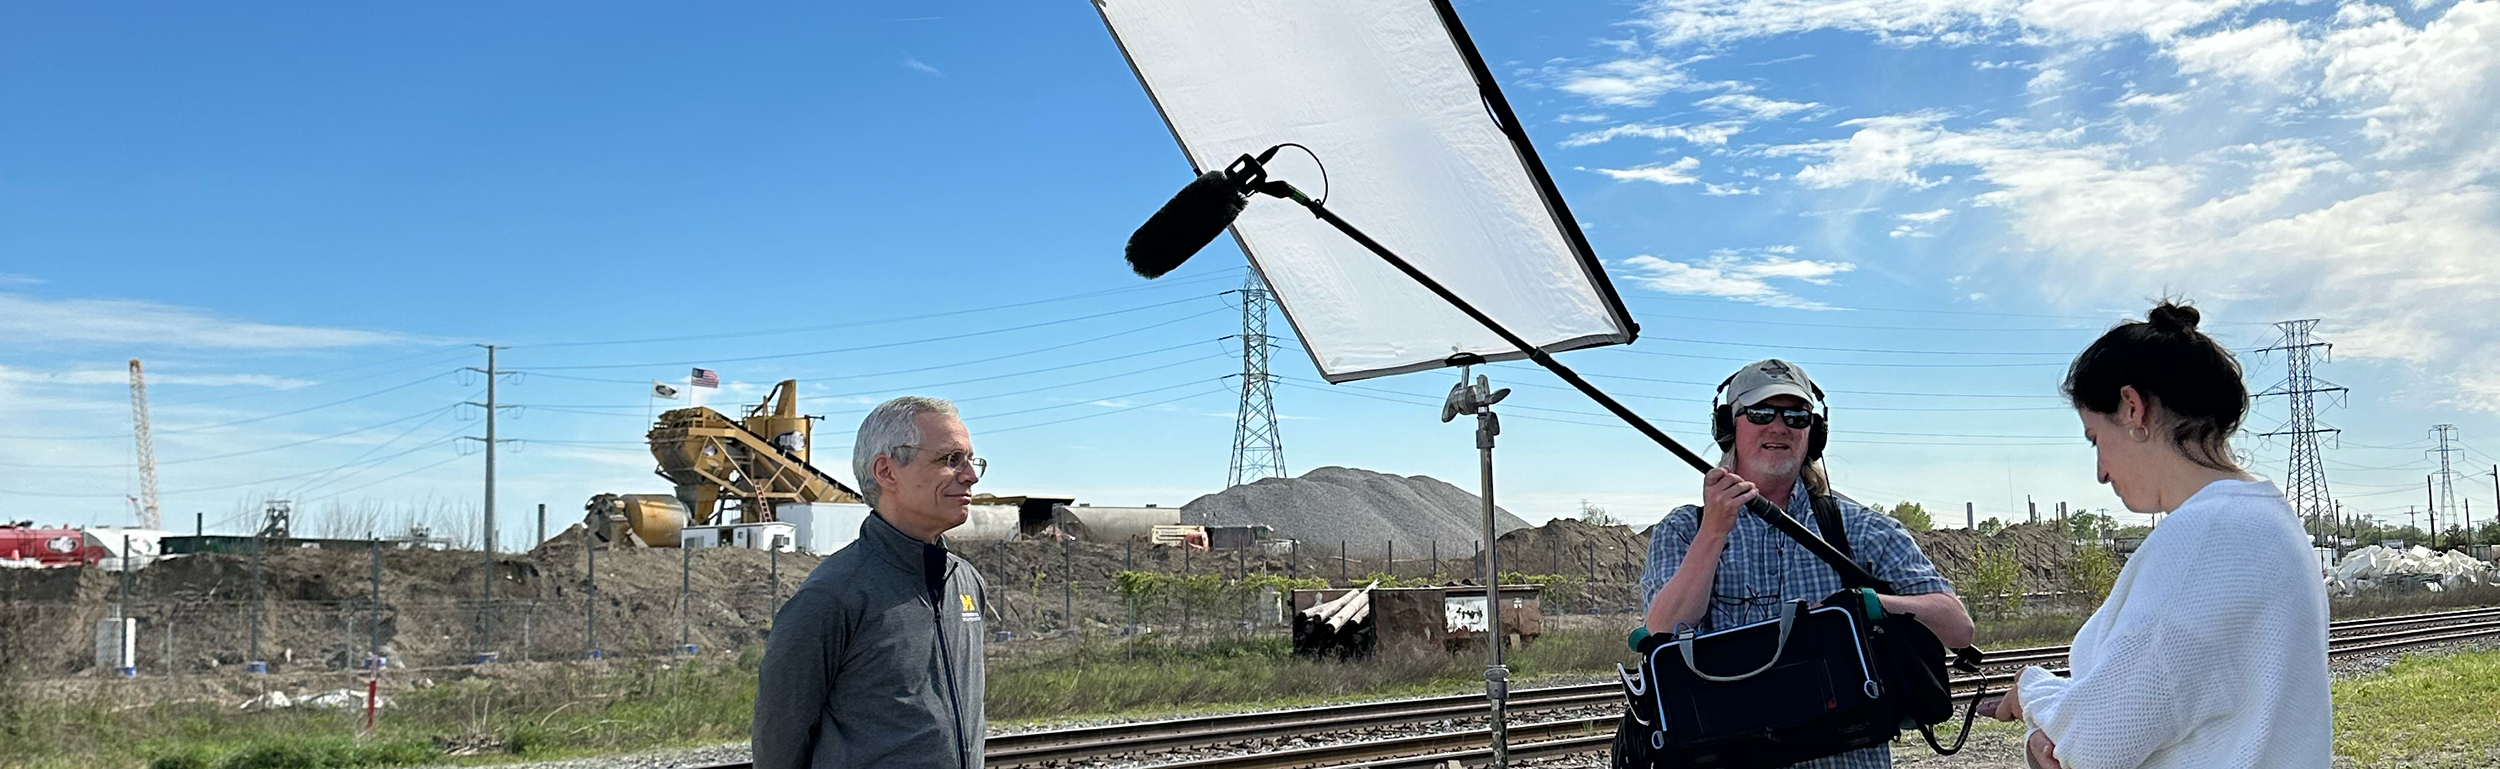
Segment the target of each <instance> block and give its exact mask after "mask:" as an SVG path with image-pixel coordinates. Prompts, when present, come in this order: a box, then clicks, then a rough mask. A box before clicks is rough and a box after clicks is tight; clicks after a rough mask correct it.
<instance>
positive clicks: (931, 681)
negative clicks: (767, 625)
mask: <svg viewBox="0 0 2500 769" xmlns="http://www.w3.org/2000/svg"><path fill="white" fill-rule="evenodd" d="M988 467H989V462H988V461H987V460H983V459H980V458H977V457H974V456H973V455H972V435H971V434H970V433H968V432H966V431H965V430H964V423H963V420H962V419H961V418H959V417H958V416H957V415H956V413H955V405H954V404H952V403H948V402H946V401H944V400H940V399H937V398H923V397H917V396H906V397H902V398H896V399H894V400H890V401H886V402H885V403H884V404H881V405H879V406H877V408H876V409H875V410H873V411H870V412H868V418H867V419H865V420H863V421H861V422H860V425H859V437H858V439H856V440H854V441H853V442H852V443H851V471H852V472H853V473H855V474H856V475H855V477H857V478H858V479H859V490H860V496H861V497H863V498H865V500H866V501H867V503H868V507H869V509H870V511H871V514H870V515H869V516H868V520H867V521H865V522H863V523H862V524H860V527H859V539H858V540H856V541H853V542H852V543H851V544H849V545H846V546H844V547H843V548H842V549H841V550H840V551H837V552H835V553H834V554H833V555H831V556H828V557H827V558H825V560H824V562H823V563H820V564H817V565H816V570H815V571H814V572H813V573H810V574H809V575H808V576H807V581H806V582H805V583H803V584H801V585H800V586H799V590H798V592H797V593H795V594H793V595H791V596H790V601H789V602H788V603H785V604H782V607H781V613H779V614H776V615H773V627H772V634H771V637H770V638H769V639H768V640H767V641H766V642H765V646H764V663H763V670H762V673H761V676H760V679H759V681H758V682H757V685H756V691H755V726H754V731H753V732H752V734H751V735H750V736H751V738H752V740H753V745H754V749H755V766H756V769H802V768H803V767H819V768H824V767H855V766H876V767H889V766H893V767H954V768H955V769H976V768H977V767H979V766H981V764H982V759H981V754H982V746H983V744H984V743H985V741H986V738H987V734H986V731H987V729H988V726H989V721H988V719H987V718H985V717H983V715H982V691H983V686H984V681H983V668H982V661H981V642H982V626H983V623H982V612H983V610H984V609H986V608H987V607H986V606H985V605H984V603H983V601H984V599H983V596H984V595H985V592H984V591H985V590H986V589H987V587H988V583H986V582H985V581H983V580H982V579H981V574H980V572H977V571H974V570H973V568H972V564H971V563H970V562H968V561H965V560H964V559H963V557H962V556H958V555H955V554H953V553H949V552H947V551H946V544H945V541H944V540H942V539H940V536H941V535H943V534H945V533H946V532H947V530H949V529H953V528H955V527H956V526H960V525H962V524H963V522H964V518H965V516H967V515H968V514H969V513H970V509H969V508H970V506H971V504H972V485H973V484H975V483H979V482H980V481H981V473H982V472H983V471H984V470H986V469H988Z"/></svg>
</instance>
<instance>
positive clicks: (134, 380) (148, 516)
mask: <svg viewBox="0 0 2500 769" xmlns="http://www.w3.org/2000/svg"><path fill="white" fill-rule="evenodd" d="M130 430H131V434H132V436H133V437H134V438H136V439H137V440H138V444H139V528H142V529H154V528H159V527H161V526H163V525H164V522H163V521H162V520H161V519H160V518H159V517H158V516H157V514H156V442H155V441H154V440H153V439H151V438H149V437H148V432H149V430H148V379H147V377H145V376H142V375H141V374H140V373H139V359H138V358H132V359H130Z"/></svg>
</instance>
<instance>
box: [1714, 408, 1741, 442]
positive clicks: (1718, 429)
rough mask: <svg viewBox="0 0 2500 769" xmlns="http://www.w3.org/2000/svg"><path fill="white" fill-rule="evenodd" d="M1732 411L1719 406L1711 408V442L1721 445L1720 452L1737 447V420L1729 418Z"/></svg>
mask: <svg viewBox="0 0 2500 769" xmlns="http://www.w3.org/2000/svg"><path fill="white" fill-rule="evenodd" d="M1731 410H1732V409H1728V408H1722V407H1720V406H1718V405H1717V404H1712V405H1711V407H1710V440H1711V442H1713V443H1717V444H1719V450H1720V451H1726V450H1727V449H1728V447H1730V446H1734V445H1736V420H1735V419H1732V418H1730V417H1729V416H1728V412H1729V411H1731Z"/></svg>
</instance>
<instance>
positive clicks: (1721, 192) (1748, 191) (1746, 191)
mask: <svg viewBox="0 0 2500 769" xmlns="http://www.w3.org/2000/svg"><path fill="white" fill-rule="evenodd" d="M1701 194H1704V195H1710V196H1713V197H1725V196H1728V195H1760V194H1762V188H1760V187H1743V186H1738V185H1734V184H1710V183H1707V182H1704V183H1703V184H1702V185H1701Z"/></svg>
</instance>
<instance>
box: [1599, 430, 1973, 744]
mask: <svg viewBox="0 0 2500 769" xmlns="http://www.w3.org/2000/svg"><path fill="white" fill-rule="evenodd" d="M1832 499H1833V501H1835V502H1837V503H1839V506H1840V521H1841V527H1842V528H1843V529H1844V530H1846V531H1848V532H1849V550H1850V555H1851V557H1852V558H1853V559H1854V560H1856V561H1857V563H1858V565H1859V566H1861V567H1864V568H1865V569H1866V571H1867V573H1870V574H1873V575H1875V577H1876V578H1877V579H1881V580H1884V581H1886V582H1890V583H1892V585H1893V587H1894V588H1895V589H1896V590H1897V591H1899V592H1900V594H1902V595H1921V594H1925V593H1947V592H1952V590H1953V583H1951V582H1948V581H1946V580H1945V578H1944V575H1943V574H1940V573H1938V572H1937V571H1936V564H1935V562H1933V561H1929V560H1927V554H1926V553H1923V552H1920V551H1919V549H1918V543H1917V542H1916V541H1914V540H1912V539H1910V532H1909V530H1907V529H1904V528H1901V523H1900V522H1899V521H1895V520H1893V519H1892V516H1889V515H1885V514H1883V513H1882V512H1880V511H1877V510H1875V509H1873V508H1870V507H1867V506H1865V505H1861V504H1858V503H1857V502H1856V501H1855V500H1852V499H1850V498H1848V497H1844V496H1840V495H1839V494H1833V495H1832ZM1788 515H1789V517H1791V518H1795V519H1797V522H1798V523H1803V524H1805V526H1806V529H1807V530H1808V531H1815V532H1817V533H1820V531H1821V530H1820V529H1819V528H1818V527H1817V526H1816V524H1815V522H1814V505H1813V503H1812V502H1810V501H1808V500H1807V498H1806V484H1805V482H1804V481H1802V480H1801V481H1798V482H1797V486H1796V488H1795V489H1794V490H1792V491H1790V492H1789V496H1788ZM1700 530H1701V508H1700V507H1699V506H1695V505H1685V506H1683V507H1679V508H1676V509H1675V511H1674V512H1671V513H1668V514H1667V517H1666V518H1664V519H1661V520H1660V521H1658V526H1657V527H1656V528H1654V529H1652V530H1651V531H1650V535H1649V565H1648V566H1647V567H1646V568H1643V569H1642V570H1641V593H1642V594H1643V595H1645V596H1648V599H1644V600H1645V601H1646V600H1651V599H1656V598H1657V597H1658V588H1660V587H1664V586H1665V585H1666V584H1667V579H1668V578H1670V577H1673V576H1675V570H1676V569H1678V568H1681V567H1682V566H1683V565H1684V552H1685V550H1687V549H1689V548H1690V547H1691V546H1692V544H1693V536H1694V534H1695V533H1696V532H1698V531H1700ZM1841 587H1842V585H1841V582H1840V573H1839V572H1836V571H1833V570H1832V567H1831V565H1830V564H1826V563H1824V562H1823V559H1820V558H1816V557H1814V553H1812V552H1809V551H1807V550H1806V548H1805V546H1804V545H1799V544H1797V543H1796V542H1795V541H1794V540H1790V539H1789V538H1788V535H1785V534H1781V533H1780V532H1779V530H1778V529H1774V528H1771V524H1768V523H1764V522H1763V521H1762V519H1760V518H1756V517H1754V516H1751V515H1740V516H1737V517H1736V528H1735V530H1733V531H1730V532H1728V535H1727V547H1726V548H1725V549H1722V550H1720V551H1719V569H1718V572H1717V574H1716V576H1714V577H1713V578H1712V580H1711V583H1710V611H1709V612H1708V613H1706V614H1704V615H1703V616H1702V618H1701V622H1700V625H1701V628H1700V629H1701V630H1702V631H1704V632H1709V631H1715V630H1723V629H1726V628H1732V627H1736V626H1739V625H1745V624H1750V623H1754V622H1762V621H1765V620H1773V619H1778V618H1779V605H1780V604H1781V603H1784V602H1787V601H1796V600H1804V601H1807V602H1814V601H1820V600H1823V599H1824V598H1827V597H1829V596H1831V594H1833V593H1837V592H1840V589H1841ZM1642 608H1643V610H1647V608H1648V607H1647V605H1646V603H1644V605H1643V607H1642ZM1651 630H1653V631H1657V632H1666V631H1667V630H1669V628H1651ZM1797 766H1799V767H1808V768H1810V769H1889V767H1891V766H1892V749H1891V748H1890V747H1888V746H1882V745H1878V746H1875V747H1871V748H1864V749H1860V750H1855V751H1851V752H1848V753H1842V754H1840V755H1837V756H1832V757H1829V758H1821V759H1816V760H1813V761H1808V762H1805V763H1802V764H1797Z"/></svg>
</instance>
